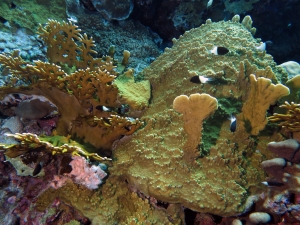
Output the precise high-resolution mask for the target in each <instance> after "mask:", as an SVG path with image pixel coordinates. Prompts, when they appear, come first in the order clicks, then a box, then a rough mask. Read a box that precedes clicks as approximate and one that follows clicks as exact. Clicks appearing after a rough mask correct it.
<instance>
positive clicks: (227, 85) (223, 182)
mask: <svg viewBox="0 0 300 225" xmlns="http://www.w3.org/2000/svg"><path fill="white" fill-rule="evenodd" d="M234 18H235V19H234V20H233V21H227V22H224V21H221V22H218V23H213V22H211V20H208V21H207V22H206V24H204V25H202V26H201V27H199V28H196V29H192V30H190V31H188V32H186V33H185V34H184V35H182V36H181V37H180V38H179V39H178V40H175V39H174V40H173V42H174V45H173V47H172V48H171V49H166V50H165V53H163V54H162V55H161V56H160V57H159V58H157V59H156V60H155V61H154V62H153V63H152V64H151V65H150V67H149V68H147V69H145V70H144V71H143V75H144V77H145V78H146V79H148V80H150V83H151V87H152V98H151V102H150V105H149V108H148V109H147V110H146V112H145V113H144V115H143V117H142V120H144V121H145V124H146V125H145V126H144V128H143V129H140V130H139V131H138V132H136V133H135V134H133V137H132V139H130V140H129V141H128V142H126V143H125V142H124V143H122V144H120V145H119V146H118V147H117V148H116V149H115V150H114V158H115V166H114V168H113V170H112V171H111V173H114V174H120V176H121V177H122V178H123V179H126V180H127V181H128V183H129V185H130V186H131V187H132V188H134V189H137V190H139V191H140V192H142V193H144V195H145V196H151V197H153V198H155V199H157V200H160V201H163V202H168V203H178V204H182V205H183V206H185V207H187V208H189V209H192V210H194V211H198V212H203V213H206V212H207V213H213V214H217V215H221V216H231V215H236V214H239V213H242V212H243V211H244V210H245V204H246V200H247V198H248V197H249V196H250V195H253V194H256V193H258V190H259V189H260V185H259V183H260V182H261V181H263V179H264V172H263V171H262V169H261V165H260V164H261V162H262V160H263V158H264V157H268V153H265V149H266V148H265V147H266V144H267V143H268V141H270V140H272V141H274V140H281V139H282V138H281V136H280V135H279V134H277V133H276V132H275V131H272V130H269V131H268V132H269V133H270V135H269V136H264V135H262V132H260V133H259V131H264V130H263V129H264V128H265V125H264V124H263V125H262V124H259V126H260V127H256V124H255V123H251V124H250V122H249V121H247V120H245V119H244V118H245V117H244V116H243V113H242V106H243V104H244V103H245V102H246V101H248V102H256V103H257V104H255V105H253V107H254V109H253V113H256V112H259V113H260V114H262V115H263V114H266V110H267V108H268V106H267V107H266V104H267V105H270V104H272V103H273V102H271V100H270V101H268V100H266V102H265V101H252V100H251V98H254V97H257V95H251V94H250V88H251V87H252V85H253V82H252V83H251V82H250V80H251V79H250V75H251V74H253V75H252V76H253V79H259V77H263V78H264V79H269V80H268V82H269V83H270V84H271V83H273V84H278V83H281V82H283V81H286V80H287V77H286V73H283V72H282V70H279V69H278V68H277V67H276V63H275V62H274V61H273V59H272V56H270V55H268V54H267V53H266V52H265V51H261V50H259V49H258V48H256V47H258V46H259V45H260V44H261V43H260V40H258V39H255V38H253V36H252V33H254V30H255V29H254V28H252V26H251V24H252V21H250V20H251V18H250V17H247V21H248V22H247V23H245V22H243V23H239V22H238V21H239V20H238V19H237V18H236V17H234ZM243 21H244V20H243ZM251 32H252V33H251ZM214 47H224V48H227V49H228V50H229V52H228V53H227V54H224V55H216V54H213V53H212V51H211V50H212V49H213V48H214ZM195 76H203V77H204V78H212V79H209V80H208V82H206V83H202V84H201V83H200V84H199V83H194V82H191V78H192V77H195ZM192 80H193V79H192ZM252 88H255V87H252ZM286 90H287V92H285V94H287V93H288V89H286ZM275 92H276V91H275ZM196 93H199V94H208V95H210V96H212V97H214V98H216V99H217V101H218V106H219V107H218V109H217V110H216V111H215V113H214V115H211V116H210V117H209V118H206V119H205V120H204V122H203V130H202V139H201V140H200V138H199V139H198V140H200V141H199V142H198V143H190V142H188V141H189V140H190V138H191V135H199V134H197V133H195V134H191V133H189V132H186V130H187V129H186V128H185V124H186V123H187V120H188V118H186V117H184V115H182V114H180V113H178V112H176V111H175V110H174V109H173V101H174V99H175V98H176V97H177V96H179V95H187V96H190V95H192V94H196ZM274 95H275V96H282V95H280V93H274ZM258 97H259V98H260V97H261V96H258ZM277 99H278V98H277ZM260 103H261V104H260ZM207 107H209V105H206V104H203V105H202V106H201V107H199V109H198V110H199V116H200V115H201V111H202V110H204V111H205V110H207ZM250 107H251V106H250ZM230 114H234V115H235V117H236V119H237V121H236V122H237V127H236V130H235V132H231V131H230V120H228V117H230ZM191 116H197V113H194V114H192V115H191ZM192 120H193V118H191V121H192ZM190 124H191V126H195V125H194V124H193V123H190ZM257 130H258V131H257ZM252 131H253V132H252ZM254 131H255V132H254ZM251 133H255V134H254V135H252V134H251ZM187 146H188V148H189V149H188V151H187V149H186V148H187ZM257 150H260V151H257ZM195 151H196V153H197V158H196V159H195V158H193V159H194V160H191V158H190V157H187V155H186V154H187V153H188V152H195ZM264 153H265V155H264Z"/></svg>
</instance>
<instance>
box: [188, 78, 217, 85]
mask: <svg viewBox="0 0 300 225" xmlns="http://www.w3.org/2000/svg"><path fill="white" fill-rule="evenodd" d="M213 80H214V78H210V77H205V76H193V77H191V79H190V81H191V82H192V83H196V84H205V83H207V82H210V81H213Z"/></svg>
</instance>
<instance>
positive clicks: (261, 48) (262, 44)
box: [255, 42, 267, 51]
mask: <svg viewBox="0 0 300 225" xmlns="http://www.w3.org/2000/svg"><path fill="white" fill-rule="evenodd" d="M255 48H256V49H257V50H258V51H266V48H267V44H266V42H262V43H261V44H260V45H259V46H257V47H255Z"/></svg>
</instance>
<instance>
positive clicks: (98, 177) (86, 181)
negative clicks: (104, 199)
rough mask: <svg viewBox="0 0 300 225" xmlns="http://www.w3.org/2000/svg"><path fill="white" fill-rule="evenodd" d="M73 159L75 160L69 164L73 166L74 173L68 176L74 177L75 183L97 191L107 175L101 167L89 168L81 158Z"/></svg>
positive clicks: (75, 157) (74, 157) (93, 166)
mask: <svg viewBox="0 0 300 225" xmlns="http://www.w3.org/2000/svg"><path fill="white" fill-rule="evenodd" d="M72 158H73V160H72V161H71V162H70V164H69V165H71V166H72V171H71V173H69V174H68V176H71V177H73V178H74V180H75V182H77V183H79V184H82V185H84V186H86V187H87V188H89V189H97V188H98V185H99V184H101V183H102V180H103V178H104V177H106V175H107V174H106V173H105V172H104V171H103V170H102V169H101V168H100V167H99V166H95V165H92V166H89V165H88V162H87V161H86V159H84V158H82V157H80V156H73V157H72Z"/></svg>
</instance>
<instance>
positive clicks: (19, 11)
mask: <svg viewBox="0 0 300 225" xmlns="http://www.w3.org/2000/svg"><path fill="white" fill-rule="evenodd" d="M11 3H12V1H11V0H1V2H0V16H1V17H3V18H4V19H6V20H7V21H8V22H9V25H10V26H12V27H14V26H16V27H18V28H19V27H21V28H27V29H28V30H30V31H31V32H33V33H35V32H36V29H37V27H38V25H39V24H40V23H41V24H45V23H46V22H47V21H48V19H49V18H51V19H55V20H58V21H63V20H66V19H67V14H66V5H65V1H60V0H51V1H46V0H15V1H13V3H14V4H15V5H16V6H15V7H11Z"/></svg>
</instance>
